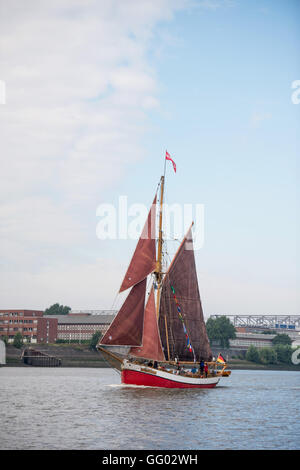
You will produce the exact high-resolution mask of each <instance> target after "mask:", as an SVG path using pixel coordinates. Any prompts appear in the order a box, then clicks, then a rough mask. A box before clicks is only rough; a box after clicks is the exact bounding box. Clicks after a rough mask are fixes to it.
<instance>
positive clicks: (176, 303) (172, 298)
mask: <svg viewBox="0 0 300 470" xmlns="http://www.w3.org/2000/svg"><path fill="white" fill-rule="evenodd" d="M166 325H167V327H166ZM159 330H160V336H161V341H162V345H163V348H164V351H167V349H168V348H169V351H170V360H174V359H175V358H176V357H178V359H179V360H180V361H194V359H196V360H197V361H199V360H201V359H203V360H206V361H208V360H211V357H212V354H211V349H210V345H209V341H208V337H207V333H206V327H205V322H204V317H203V311H202V305H201V300H200V294H199V287H198V279H197V272H196V265H195V257H194V250H193V241H192V230H191V228H190V229H189V230H188V233H187V235H186V237H185V238H184V240H183V242H182V243H181V245H180V247H179V249H178V251H177V253H176V255H175V258H174V259H173V262H172V263H171V265H170V267H169V269H168V271H167V273H166V275H165V277H164V280H163V286H162V291H161V301H160V311H159ZM166 330H167V331H166ZM185 330H186V331H185ZM188 341H189V342H190V344H191V346H192V349H193V351H194V353H193V352H192V350H191V349H189V348H188V346H187V344H188ZM194 354H195V355H194Z"/></svg>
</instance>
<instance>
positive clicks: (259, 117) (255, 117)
mask: <svg viewBox="0 0 300 470" xmlns="http://www.w3.org/2000/svg"><path fill="white" fill-rule="evenodd" d="M269 119H272V114H271V113H268V112H265V113H259V112H256V113H253V114H252V116H251V121H250V122H251V125H252V126H253V127H259V126H260V124H261V123H262V122H263V121H268V120H269Z"/></svg>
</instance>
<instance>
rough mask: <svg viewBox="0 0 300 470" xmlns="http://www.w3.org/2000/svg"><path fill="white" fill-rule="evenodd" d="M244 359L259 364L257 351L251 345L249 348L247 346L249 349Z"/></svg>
mask: <svg viewBox="0 0 300 470" xmlns="http://www.w3.org/2000/svg"><path fill="white" fill-rule="evenodd" d="M246 359H247V361H251V362H259V352H258V349H257V348H256V347H255V346H253V344H251V346H249V348H248V349H247V352H246Z"/></svg>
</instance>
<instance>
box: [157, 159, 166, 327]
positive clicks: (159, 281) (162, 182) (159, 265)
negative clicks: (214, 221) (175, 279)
mask: <svg viewBox="0 0 300 470" xmlns="http://www.w3.org/2000/svg"><path fill="white" fill-rule="evenodd" d="M165 176H166V159H165V163H164V174H163V176H162V177H161V178H160V201H159V202H160V204H159V228H158V249H157V262H156V272H155V275H156V281H157V297H156V315H157V318H158V316H159V302H160V292H161V287H162V277H163V273H162V246H163V231H162V218H163V202H164V187H165Z"/></svg>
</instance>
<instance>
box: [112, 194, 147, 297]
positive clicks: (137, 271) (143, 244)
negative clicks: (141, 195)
mask: <svg viewBox="0 0 300 470" xmlns="http://www.w3.org/2000/svg"><path fill="white" fill-rule="evenodd" d="M155 217H156V195H155V198H154V200H153V203H152V206H151V209H150V211H149V214H148V218H147V220H146V222H145V225H144V229H143V231H142V234H141V236H140V239H139V241H138V244H137V246H136V249H135V252H134V254H133V256H132V259H131V262H130V265H129V267H128V270H127V272H126V274H125V277H124V280H123V282H122V285H121V288H120V292H122V291H124V290H126V289H129V287H132V286H134V285H135V284H137V283H138V282H140V281H142V280H143V279H145V277H147V276H148V274H150V273H152V272H153V271H154V270H155V268H156V255H155Z"/></svg>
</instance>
